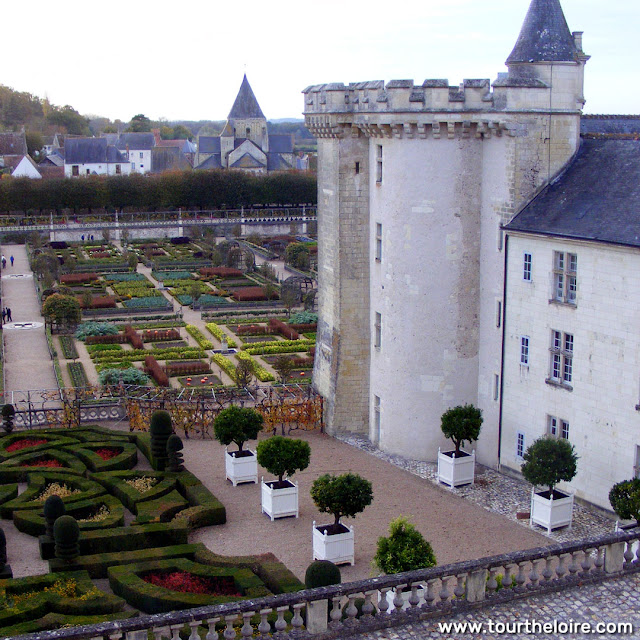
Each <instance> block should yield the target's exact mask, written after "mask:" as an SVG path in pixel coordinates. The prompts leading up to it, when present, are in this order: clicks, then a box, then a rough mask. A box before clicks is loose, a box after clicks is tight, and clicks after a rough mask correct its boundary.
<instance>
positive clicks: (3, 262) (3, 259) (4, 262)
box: [2, 256, 7, 269]
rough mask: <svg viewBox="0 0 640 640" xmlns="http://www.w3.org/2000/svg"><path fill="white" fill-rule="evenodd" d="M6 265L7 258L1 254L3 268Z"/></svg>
mask: <svg viewBox="0 0 640 640" xmlns="http://www.w3.org/2000/svg"><path fill="white" fill-rule="evenodd" d="M6 266H7V259H6V258H5V257H4V256H2V268H3V269H4V268H5V267H6Z"/></svg>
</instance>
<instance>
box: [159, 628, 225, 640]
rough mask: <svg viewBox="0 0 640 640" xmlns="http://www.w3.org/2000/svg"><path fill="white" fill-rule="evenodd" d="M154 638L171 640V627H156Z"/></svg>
mask: <svg viewBox="0 0 640 640" xmlns="http://www.w3.org/2000/svg"><path fill="white" fill-rule="evenodd" d="M153 637H154V639H155V640H162V638H169V637H171V631H170V629H169V627H155V628H154V629H153ZM207 640H208V639H207ZM216 640H217V636H216Z"/></svg>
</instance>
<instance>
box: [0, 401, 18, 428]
mask: <svg viewBox="0 0 640 640" xmlns="http://www.w3.org/2000/svg"><path fill="white" fill-rule="evenodd" d="M15 415H16V410H15V408H14V406H13V405H12V404H4V405H2V428H3V429H4V431H5V433H11V432H12V431H13V417H14V416H15Z"/></svg>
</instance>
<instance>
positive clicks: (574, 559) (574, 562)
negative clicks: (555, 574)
mask: <svg viewBox="0 0 640 640" xmlns="http://www.w3.org/2000/svg"><path fill="white" fill-rule="evenodd" d="M580 553H581V552H580V551H574V552H573V553H572V554H571V564H569V573H570V574H571V577H574V576H575V575H576V574H577V573H578V571H580V563H579V562H578V556H579V555H580Z"/></svg>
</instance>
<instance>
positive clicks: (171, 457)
mask: <svg viewBox="0 0 640 640" xmlns="http://www.w3.org/2000/svg"><path fill="white" fill-rule="evenodd" d="M183 448H184V445H183V444H182V440H181V439H180V437H179V436H177V435H176V434H175V433H174V434H172V435H170V436H169V439H168V440H167V458H168V469H169V471H173V472H178V471H184V458H183V457H182V449H183Z"/></svg>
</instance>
